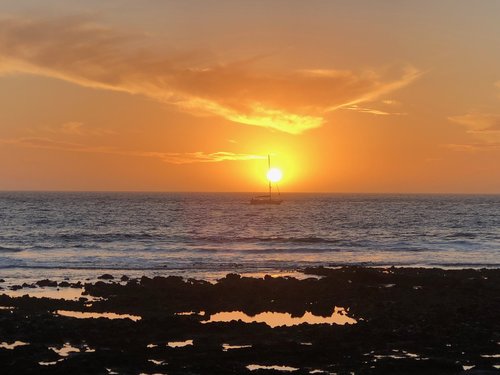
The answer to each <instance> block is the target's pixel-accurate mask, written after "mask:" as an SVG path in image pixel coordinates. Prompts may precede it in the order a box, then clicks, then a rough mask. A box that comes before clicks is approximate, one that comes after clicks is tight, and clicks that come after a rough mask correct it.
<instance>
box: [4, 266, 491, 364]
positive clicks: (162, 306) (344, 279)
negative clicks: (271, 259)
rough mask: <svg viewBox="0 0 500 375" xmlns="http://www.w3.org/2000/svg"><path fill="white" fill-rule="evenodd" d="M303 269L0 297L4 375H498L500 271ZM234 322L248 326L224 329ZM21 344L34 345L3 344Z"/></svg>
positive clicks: (64, 286) (87, 285)
mask: <svg viewBox="0 0 500 375" xmlns="http://www.w3.org/2000/svg"><path fill="white" fill-rule="evenodd" d="M303 271H304V274H305V275H306V277H305V278H303V279H296V278H292V277H290V276H284V277H270V276H265V277H262V278H251V277H245V276H240V275H237V274H228V275H227V276H225V277H224V278H222V279H219V280H218V281H217V282H215V283H210V282H207V281H204V280H195V279H190V278H181V277H176V276H170V277H158V276H157V277H153V278H150V277H145V276H143V277H141V278H128V277H123V278H121V279H120V278H115V277H113V276H112V275H102V276H103V277H101V280H99V281H95V282H81V283H78V282H75V281H73V280H64V281H55V282H54V281H53V280H46V281H40V282H39V283H38V285H39V286H40V285H42V286H43V285H45V286H46V287H47V286H49V287H52V288H56V287H57V288H59V289H60V290H63V291H64V290H76V289H78V288H80V289H81V290H82V291H83V294H82V295H81V296H80V297H78V298H76V299H73V300H61V299H49V298H34V297H29V296H17V297H9V296H6V295H5V294H3V293H4V292H5V288H4V290H0V335H1V336H0V363H1V364H2V368H3V369H5V372H4V373H6V374H10V373H20V372H24V373H51V374H58V373H61V374H62V373H69V372H71V373H99V374H100V373H102V374H109V373H112V372H116V373H119V374H122V373H123V374H129V373H130V374H132V373H147V374H149V373H168V374H214V373H217V374H240V373H241V374H245V373H248V374H250V373H251V374H260V373H263V374H265V373H277V374H278V373H283V372H284V371H288V372H289V373H293V374H309V373H317V374H321V373H324V374H328V373H338V374H344V373H349V372H354V373H355V374H401V373H405V374H421V373H426V374H460V373H464V374H467V373H470V374H474V373H476V374H479V372H477V371H479V370H482V371H483V372H481V373H483V374H490V373H491V374H494V373H500V358H499V353H500V344H499V343H500V322H499V321H498V312H499V311H500V297H499V296H500V269H459V270H449V269H439V268H408V267H389V268H383V267H361V266H349V267H339V268H324V267H315V268H308V269H304V270H303ZM309 276H311V277H309ZM313 276H314V277H313ZM111 277H113V278H111ZM3 284H4V283H0V287H2V286H4V285H3ZM30 289H33V288H31V285H29V284H26V285H25V286H24V287H23V288H21V289H20V290H19V292H21V293H22V292H24V291H29V290H30ZM67 311H69V312H70V313H69V315H68V313H67ZM58 312H59V313H58ZM74 312H85V313H91V314H97V315H93V316H95V317H101V318H98V319H89V318H78V317H75V316H71V314H73V315H75V314H74ZM231 312H233V313H236V312H238V313H239V315H235V316H236V317H237V318H238V319H241V320H242V321H240V322H237V321H227V322H226V321H223V320H220V319H223V318H221V316H222V317H224V315H221V314H222V313H231ZM270 312H274V313H275V314H282V315H272V314H269V313H270ZM64 314H66V315H64ZM99 314H114V315H108V317H106V315H99ZM122 314H125V316H122ZM217 314H219V315H217ZM265 314H267V315H265ZM77 315H78V314H77ZM87 316H88V315H87ZM110 317H112V318H110ZM127 317H128V318H127ZM131 317H133V319H132V318H131ZM340 318H341V319H343V320H335V319H340ZM211 319H212V321H211ZM214 319H219V320H214ZM266 319H275V322H276V321H278V323H280V322H287V323H285V324H286V325H285V326H282V327H280V326H279V325H277V326H276V325H275V326H274V327H273V326H272V324H271V323H270V322H271V321H270V320H266ZM276 319H277V320H276ZM301 319H302V320H301ZM245 321H246V322H245ZM252 321H255V322H253V323H252ZM311 322H319V323H311ZM325 322H327V323H325ZM335 322H337V323H335ZM339 322H343V324H342V323H339ZM295 323H297V324H295ZM16 342H18V343H25V344H26V345H17V346H15V347H14V348H11V349H9V348H7V347H9V345H11V346H12V345H15V343H16ZM169 343H170V344H171V343H174V344H172V345H174V346H171V345H170V344H169ZM2 345H4V346H3V347H2ZM64 348H66V349H65V350H70V352H69V353H67V355H61V354H60V353H59V352H58V351H59V350H63V349H64ZM228 348H229V349H228ZM252 366H253V367H252ZM280 366H281V367H280ZM471 366H473V367H471ZM106 369H109V371H108V370H106ZM314 371H316V372H314Z"/></svg>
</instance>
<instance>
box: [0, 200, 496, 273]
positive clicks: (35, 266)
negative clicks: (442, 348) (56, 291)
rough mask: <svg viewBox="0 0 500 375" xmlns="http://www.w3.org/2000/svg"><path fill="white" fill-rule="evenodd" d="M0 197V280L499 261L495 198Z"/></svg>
mask: <svg viewBox="0 0 500 375" xmlns="http://www.w3.org/2000/svg"><path fill="white" fill-rule="evenodd" d="M251 196H252V194H245V193H231V194H226V193H220V194H203V193H189V194H184V193H55V192H51V193H41V192H1V193H0V277H2V276H7V277H20V278H40V277H50V276H59V277H60V276H74V275H77V276H78V277H85V276H89V275H90V276H95V275H98V274H102V273H103V272H104V271H107V272H111V273H113V274H115V275H121V274H128V275H131V274H132V275H142V274H146V275H158V274H165V275H167V274H181V275H193V276H198V277H200V275H201V277H203V276H207V275H219V274H221V275H222V274H225V273H228V272H238V273H252V272H255V273H260V272H269V273H274V272H283V271H291V270H295V269H297V268H301V267H305V266H313V265H344V264H362V265H374V266H385V265H396V266H402V265H404V266H425V267H435V266H437V267H460V268H463V267H500V196H499V195H489V196H488V195H483V196H479V195H360V194H285V195H283V196H282V197H283V198H284V199H285V202H284V203H283V204H282V205H280V206H274V205H272V206H269V207H267V206H252V205H250V204H248V202H249V199H250V198H251Z"/></svg>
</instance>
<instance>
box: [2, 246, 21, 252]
mask: <svg viewBox="0 0 500 375" xmlns="http://www.w3.org/2000/svg"><path fill="white" fill-rule="evenodd" d="M23 250H24V249H21V248H18V247H5V246H0V252H2V251H5V252H12V253H18V252H20V251H23Z"/></svg>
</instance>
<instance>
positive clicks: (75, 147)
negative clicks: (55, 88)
mask: <svg viewBox="0 0 500 375" xmlns="http://www.w3.org/2000/svg"><path fill="white" fill-rule="evenodd" d="M0 143H4V144H12V145H18V146H23V147H30V148H40V149H49V150H58V151H66V152H83V153H98V154H110V155H122V156H133V157H147V158H156V159H160V160H161V161H163V162H165V163H169V164H191V163H218V162H223V161H249V160H259V159H266V156H263V155H252V154H244V153H234V152H227V151H218V152H212V153H206V152H202V151H197V152H187V153H177V152H156V151H128V150H119V149H116V148H113V147H106V146H88V145H84V144H79V143H73V142H65V141H58V140H54V139H50V138H37V137H32V138H16V139H0Z"/></svg>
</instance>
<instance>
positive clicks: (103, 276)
mask: <svg viewBox="0 0 500 375" xmlns="http://www.w3.org/2000/svg"><path fill="white" fill-rule="evenodd" d="M98 279H99V280H113V279H114V277H113V275H110V274H109V273H105V274H104V275H101V276H99V277H98Z"/></svg>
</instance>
